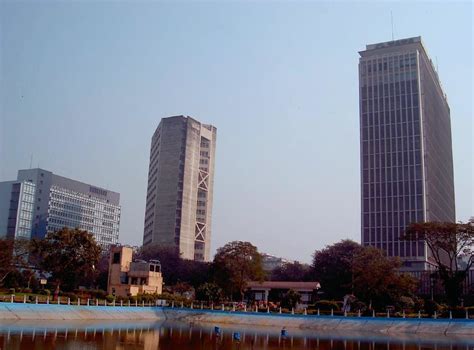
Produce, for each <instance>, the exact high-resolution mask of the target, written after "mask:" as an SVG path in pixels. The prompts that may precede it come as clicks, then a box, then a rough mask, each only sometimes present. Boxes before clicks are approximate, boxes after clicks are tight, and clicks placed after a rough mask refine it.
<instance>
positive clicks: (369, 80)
mask: <svg viewBox="0 0 474 350" xmlns="http://www.w3.org/2000/svg"><path fill="white" fill-rule="evenodd" d="M417 77H418V72H417V71H408V72H401V73H394V74H387V75H381V74H378V75H372V76H370V75H369V76H361V78H360V83H361V86H362V87H363V88H366V87H368V86H373V85H377V84H384V83H389V84H395V83H397V82H398V83H402V82H405V81H407V80H414V79H417Z"/></svg>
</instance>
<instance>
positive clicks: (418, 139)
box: [359, 37, 456, 271]
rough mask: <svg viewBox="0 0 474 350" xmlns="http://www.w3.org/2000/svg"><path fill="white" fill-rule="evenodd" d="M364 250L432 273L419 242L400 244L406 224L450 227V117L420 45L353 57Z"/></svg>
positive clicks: (387, 46) (373, 48)
mask: <svg viewBox="0 0 474 350" xmlns="http://www.w3.org/2000/svg"><path fill="white" fill-rule="evenodd" d="M359 54H360V59H359V91H360V136H361V148H360V151H361V197H362V198H361V202H362V203H361V207H362V218H361V220H362V230H361V231H362V232H361V235H362V243H363V244H364V245H372V246H375V247H377V248H381V249H383V250H385V251H386V252H387V254H388V255H389V256H399V257H401V258H402V260H403V261H404V269H405V270H407V271H410V270H411V271H426V270H430V269H432V267H433V260H432V252H431V251H429V248H428V246H427V245H426V243H425V242H422V241H420V242H406V241H403V240H401V239H400V236H401V235H402V234H403V232H404V230H405V228H406V227H407V225H409V224H410V223H412V222H426V221H448V222H455V220H456V216H455V205H454V179H453V155H452V144H451V121H450V110H449V105H448V101H447V98H446V95H445V93H444V92H443V89H442V86H441V83H440V81H439V78H438V74H437V71H436V70H435V69H434V66H433V64H432V62H431V60H430V58H429V57H428V54H427V52H426V49H425V47H424V45H423V43H422V41H421V38H420V37H415V38H409V39H403V40H397V41H389V42H384V43H379V44H373V45H367V46H366V50H365V51H361V52H359Z"/></svg>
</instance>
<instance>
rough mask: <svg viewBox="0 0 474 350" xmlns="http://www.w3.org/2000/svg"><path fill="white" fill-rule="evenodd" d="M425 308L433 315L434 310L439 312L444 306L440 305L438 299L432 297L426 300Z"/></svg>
mask: <svg viewBox="0 0 474 350" xmlns="http://www.w3.org/2000/svg"><path fill="white" fill-rule="evenodd" d="M424 310H425V312H426V313H427V314H429V315H433V314H434V312H435V311H436V312H437V313H439V312H440V311H442V310H443V306H442V305H439V304H438V303H437V302H436V301H434V300H431V299H428V300H426V301H425V306H424Z"/></svg>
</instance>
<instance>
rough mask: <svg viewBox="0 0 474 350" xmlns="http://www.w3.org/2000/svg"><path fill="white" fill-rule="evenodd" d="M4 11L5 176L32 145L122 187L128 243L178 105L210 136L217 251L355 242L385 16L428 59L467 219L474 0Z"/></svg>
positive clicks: (48, 160)
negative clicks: (367, 101)
mask: <svg viewBox="0 0 474 350" xmlns="http://www.w3.org/2000/svg"><path fill="white" fill-rule="evenodd" d="M0 6H1V11H0V13H1V14H0V20H1V29H2V33H3V34H2V36H1V45H2V46H1V48H2V52H3V53H2V55H1V56H2V57H1V58H2V62H1V67H2V68H1V72H0V73H1V75H2V76H3V77H4V79H3V81H2V83H1V91H0V96H1V97H0V98H1V101H0V102H1V104H2V110H1V114H2V118H1V124H0V135H1V140H0V164H1V166H0V181H5V180H9V179H12V178H15V177H16V172H17V170H19V169H24V168H27V167H28V165H29V164H30V156H31V154H33V158H34V160H33V167H36V166H37V165H38V163H39V166H40V167H42V168H46V169H50V170H51V171H53V172H55V173H60V174H62V175H64V176H67V177H72V178H74V179H77V180H80V181H83V182H87V183H94V184H97V185H98V186H101V187H105V188H110V189H111V190H113V191H117V192H119V193H121V202H122V222H121V230H120V241H121V242H123V243H130V244H140V243H141V239H142V237H143V220H144V215H143V213H144V208H145V201H146V186H147V164H148V155H149V140H150V138H151V136H152V134H153V132H154V130H155V129H156V127H157V126H158V123H159V121H160V119H161V118H163V117H168V116H171V115H181V114H182V115H189V116H191V117H193V118H196V119H197V120H202V121H205V122H206V123H209V124H212V125H214V126H216V128H217V129H218V131H219V140H218V141H217V155H216V164H217V166H216V175H215V191H214V207H213V222H212V224H213V237H212V251H213V252H214V251H215V249H216V248H217V247H220V246H222V245H224V244H225V243H226V242H228V241H231V240H235V239H239V240H248V241H251V242H252V243H253V244H255V245H256V246H257V247H258V248H259V250H260V251H263V252H266V253H270V254H273V255H278V256H283V257H286V258H291V259H296V260H300V261H303V262H308V261H309V259H310V255H311V254H312V253H313V252H314V250H315V249H321V248H323V247H324V246H325V245H327V244H330V243H333V242H335V241H338V240H340V239H343V238H351V239H354V240H355V241H360V229H359V228H360V186H359V183H360V180H359V179H360V178H359V177H360V168H359V118H358V112H359V107H358V84H357V79H358V75H357V61H358V56H359V55H358V51H361V50H363V49H364V47H365V45H366V44H372V43H377V42H383V41H388V40H390V39H391V26H390V10H392V11H393V14H394V19H395V24H396V25H395V28H396V31H395V34H396V37H395V39H400V38H405V37H412V36H418V35H421V36H422V38H423V41H424V43H425V44H426V46H427V49H428V53H429V55H430V56H431V58H432V59H433V61H434V62H435V63H436V62H437V61H438V65H439V75H440V80H441V82H442V84H443V86H444V89H445V91H446V93H447V95H448V101H449V104H450V107H451V118H452V126H453V128H452V136H453V151H454V162H455V163H454V175H455V191H456V196H455V197H456V214H457V220H463V221H466V220H468V219H469V217H470V216H472V215H473V210H472V209H473V208H472V193H473V190H472V143H471V142H470V140H472V100H471V99H472V79H471V80H470V81H469V77H472V30H470V29H472V4H469V3H466V4H455V5H449V6H448V5H444V4H430V5H429V6H428V7H427V5H425V6H424V5H423V4H420V3H417V4H409V5H405V6H403V5H401V4H355V5H354V4H347V3H346V4H342V3H337V4H328V3H297V4H294V5H290V4H285V3H279V4H272V6H265V5H264V4H253V3H232V4H225V5H217V4H196V3H180V4H170V3H146V4H141V5H140V6H138V5H134V6H131V5H128V6H127V4H85V3H75V4H64V3H63V4H61V3H57V4H48V5H41V6H40V5H35V4H33V3H22V4H16V3H7V2H4V3H2V4H0ZM346 7H347V8H346ZM407 9H410V12H407V11H406V10H407ZM105 12H106V13H107V15H108V16H107V17H106V18H103V13H105ZM451 18H453V19H452V20H451V21H450V20H449V19H451ZM361 19H362V20H361ZM447 19H448V20H447ZM454 19H455V20H454ZM334 21H339V22H343V23H346V25H347V26H351V35H347V31H346V30H345V29H343V28H342V29H341V28H338V27H337V25H335V24H334ZM368 21H371V22H369V23H368ZM183 23H191V24H192V25H193V28H189V27H188V26H186V25H177V24H183ZM357 23H364V25H365V26H366V28H365V27H364V26H360V27H358V26H357ZM439 23H446V25H445V26H440V25H439ZM363 27H364V28H363ZM191 29H192V30H191ZM328 29H332V30H328ZM375 29H379V30H375ZM153 39H154V40H153ZM229 39H230V40H229ZM20 43H21V45H20ZM336 43H337V45H336ZM469 45H470V48H471V49H470V50H469ZM460 48H461V49H462V48H464V49H465V50H464V51H461V52H462V54H461V55H460V54H459V51H460ZM469 73H470V74H469ZM462 79H464V81H463V80H462ZM469 101H471V104H469V103H468V102H469ZM333 116H337V118H332V117H333ZM51 130H54V131H56V133H55V135H53V136H55V138H52V137H51V138H49V137H44V136H45V135H46V136H47V135H48V131H51ZM338 136H343V137H338ZM17 140H21V142H17ZM239 214H240V215H239ZM290 238H291V239H290ZM283 241H284V243H283Z"/></svg>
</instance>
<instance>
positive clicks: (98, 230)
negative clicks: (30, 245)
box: [17, 169, 120, 250]
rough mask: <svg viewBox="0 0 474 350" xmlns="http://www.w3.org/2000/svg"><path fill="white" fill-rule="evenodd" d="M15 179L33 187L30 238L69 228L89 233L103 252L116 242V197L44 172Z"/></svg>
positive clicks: (23, 172)
mask: <svg viewBox="0 0 474 350" xmlns="http://www.w3.org/2000/svg"><path fill="white" fill-rule="evenodd" d="M17 179H18V181H19V182H21V183H23V184H31V185H30V186H33V190H34V200H33V211H32V216H33V217H32V219H33V220H32V231H31V236H32V237H38V238H42V237H44V236H45V235H46V233H47V232H50V231H56V230H59V229H61V228H63V227H69V228H79V229H81V230H86V231H88V232H89V233H92V234H93V235H94V237H95V239H96V241H97V243H98V244H99V245H100V246H101V247H102V249H104V250H108V249H109V246H110V245H112V244H116V243H117V242H118V236H119V226H120V203H119V202H120V194H119V193H117V192H113V191H109V190H106V189H103V188H100V187H96V186H93V185H88V184H85V183H83V182H79V181H76V180H72V179H68V178H66V177H62V176H59V175H56V174H53V173H52V172H50V171H47V170H44V169H26V170H19V171H18V178H17ZM29 191H31V190H29ZM28 193H29V192H28ZM28 198H29V197H28Z"/></svg>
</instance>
